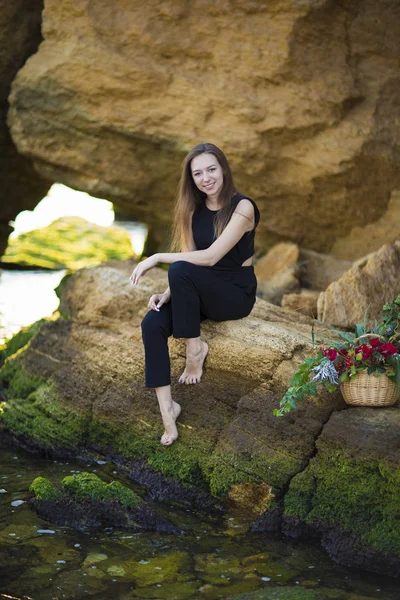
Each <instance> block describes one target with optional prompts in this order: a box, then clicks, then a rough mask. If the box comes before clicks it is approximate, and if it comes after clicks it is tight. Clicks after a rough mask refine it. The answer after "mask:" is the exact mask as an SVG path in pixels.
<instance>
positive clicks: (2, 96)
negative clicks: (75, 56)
mask: <svg viewBox="0 0 400 600" xmlns="http://www.w3.org/2000/svg"><path fill="white" fill-rule="evenodd" d="M42 9H43V0H30V1H29V2H28V3H27V2H26V1H25V0H13V2H7V0H0V82H1V83H0V181H1V196H0V256H1V255H2V253H3V251H4V249H5V247H6V245H7V239H8V236H9V234H10V233H11V231H12V227H11V226H10V225H9V224H8V223H9V221H10V220H12V219H14V218H15V216H16V215H17V214H18V213H19V212H21V210H26V209H32V208H34V207H35V206H36V204H37V203H38V202H39V201H40V200H41V199H42V198H43V197H44V196H45V195H46V192H47V190H48V188H49V185H50V184H49V182H48V181H46V180H45V179H43V177H42V176H41V175H39V174H38V173H37V172H36V171H35V170H34V168H33V166H32V163H31V161H30V159H29V158H28V157H26V156H25V157H24V156H21V155H20V154H19V153H18V151H17V149H16V148H15V146H14V144H13V142H12V140H11V138H10V134H9V131H8V127H7V122H6V118H7V111H8V101H7V98H8V95H9V93H10V87H11V82H12V80H13V79H14V77H15V75H16V73H17V71H18V70H19V69H20V68H21V67H22V66H23V65H24V63H25V61H26V59H27V58H28V57H29V56H30V55H31V54H33V53H34V52H36V50H37V47H38V45H39V43H40V41H41V39H42V37H41V31H40V25H41V14H42Z"/></svg>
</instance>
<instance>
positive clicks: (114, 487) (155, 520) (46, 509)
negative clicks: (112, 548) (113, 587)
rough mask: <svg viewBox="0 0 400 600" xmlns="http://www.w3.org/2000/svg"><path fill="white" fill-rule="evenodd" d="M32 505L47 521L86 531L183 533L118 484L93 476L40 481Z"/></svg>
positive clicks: (38, 480) (40, 479)
mask: <svg viewBox="0 0 400 600" xmlns="http://www.w3.org/2000/svg"><path fill="white" fill-rule="evenodd" d="M29 491H30V493H31V496H30V498H29V500H28V501H29V504H30V505H31V506H32V507H33V508H34V510H36V512H37V513H38V514H39V515H40V516H41V517H42V518H43V519H46V520H47V521H51V522H52V523H58V524H59V525H68V526H69V527H73V528H74V529H78V530H83V529H85V528H87V527H98V526H99V525H104V526H113V527H121V528H124V529H130V530H134V531H140V530H142V529H150V530H156V531H162V532H165V533H181V530H180V529H178V528H177V527H175V525H173V524H172V523H171V522H170V521H168V520H167V519H165V518H164V517H162V516H161V515H159V514H157V513H156V512H155V511H154V510H153V508H152V507H151V506H150V505H149V504H148V503H147V502H144V500H142V498H141V497H140V496H138V495H137V494H135V492H133V491H132V490H130V489H129V488H127V487H125V486H124V485H122V484H121V483H120V482H119V481H111V482H110V483H105V482H104V481H102V480H101V479H100V477H97V475H95V474H94V473H85V472H83V473H79V474H76V475H69V476H67V477H64V479H63V480H62V482H61V485H58V486H56V485H54V484H53V483H52V482H51V481H49V480H48V479H46V478H45V477H37V478H36V479H35V480H34V481H33V483H32V485H31V487H30V489H29Z"/></svg>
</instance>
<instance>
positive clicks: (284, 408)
mask: <svg viewBox="0 0 400 600" xmlns="http://www.w3.org/2000/svg"><path fill="white" fill-rule="evenodd" d="M321 357H322V352H319V353H318V355H317V356H315V357H313V358H306V359H305V360H304V363H303V364H301V365H300V366H299V367H298V368H297V370H296V371H295V372H294V374H293V375H292V378H291V380H290V381H289V384H290V387H289V389H288V390H287V392H286V393H285V395H284V396H283V398H282V400H281V402H280V405H279V409H275V410H274V416H275V417H281V416H283V415H284V414H285V413H288V412H290V411H291V410H292V409H294V408H296V406H297V402H300V401H301V400H304V398H305V397H306V396H307V395H312V394H314V395H315V394H316V393H317V386H316V384H315V382H314V381H310V375H311V371H312V369H313V368H314V367H315V366H316V365H318V363H319V362H320V360H321Z"/></svg>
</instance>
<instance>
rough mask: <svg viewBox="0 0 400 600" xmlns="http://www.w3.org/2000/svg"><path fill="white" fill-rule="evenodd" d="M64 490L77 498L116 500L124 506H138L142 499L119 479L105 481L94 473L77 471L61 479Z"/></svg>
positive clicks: (104, 500)
mask: <svg viewBox="0 0 400 600" xmlns="http://www.w3.org/2000/svg"><path fill="white" fill-rule="evenodd" d="M62 487H63V488H64V490H66V491H67V492H69V493H70V494H72V495H73V496H75V498H77V499H79V500H101V501H102V502H107V501H108V500H116V501H117V502H119V503H120V504H121V505H122V506H124V507H125V508H134V507H136V506H138V505H139V504H140V503H141V502H142V499H141V498H140V496H138V495H137V494H135V492H133V491H132V490H130V489H129V488H127V487H125V486H124V485H122V483H120V482H119V481H111V482H110V483H105V482H104V481H103V480H102V479H100V478H99V477H97V475H95V474H94V473H77V474H76V475H68V476H67V477H64V479H63V480H62Z"/></svg>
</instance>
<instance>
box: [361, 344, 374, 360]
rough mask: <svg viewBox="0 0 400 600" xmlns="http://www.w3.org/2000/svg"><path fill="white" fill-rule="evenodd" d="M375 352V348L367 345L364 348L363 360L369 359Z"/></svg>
mask: <svg viewBox="0 0 400 600" xmlns="http://www.w3.org/2000/svg"><path fill="white" fill-rule="evenodd" d="M373 353H374V349H373V348H371V347H370V346H367V347H366V349H365V350H363V353H362V357H363V360H368V359H369V358H370V356H371V355H372V354H373Z"/></svg>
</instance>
